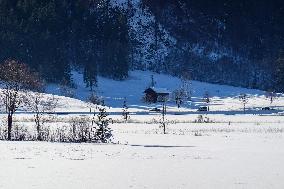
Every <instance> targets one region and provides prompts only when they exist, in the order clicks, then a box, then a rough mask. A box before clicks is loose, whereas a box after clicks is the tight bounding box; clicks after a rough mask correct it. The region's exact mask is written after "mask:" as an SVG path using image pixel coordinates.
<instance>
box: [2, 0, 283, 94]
mask: <svg viewBox="0 0 284 189" xmlns="http://www.w3.org/2000/svg"><path fill="white" fill-rule="evenodd" d="M283 10H284V3H283V2H282V1H280V0H273V1H269V2H268V1H265V0H261V1H253V0H249V1H247V0H246V1H245V0H240V1H231V0H218V1H205V0H201V1H200V0H179V1H171V0H155V1H151V0H60V1H59V0H0V20H1V22H0V62H3V61H4V60H6V59H8V58H10V59H16V60H18V61H20V62H24V63H26V64H28V65H30V67H32V68H33V69H35V70H36V71H38V72H39V73H40V74H41V75H42V76H43V77H44V78H45V79H46V80H47V81H49V82H57V83H60V82H65V83H72V82H71V81H70V80H71V79H70V78H71V77H70V73H71V70H72V69H75V68H76V69H80V70H82V72H83V73H84V78H85V83H86V86H87V87H90V88H93V87H94V86H96V81H97V79H96V78H97V75H98V74H99V75H102V76H105V77H108V78H112V79H116V80H123V79H126V78H127V77H128V71H129V70H130V69H142V70H152V71H156V72H163V73H168V74H172V75H177V76H180V75H182V74H181V73H184V71H186V72H189V73H190V75H191V78H192V79H195V80H201V81H208V82H212V83H220V84H230V85H235V86H245V87H250V88H260V89H266V90H277V91H283V90H284V89H283V86H284V80H283V78H284V76H283V75H284V74H283V73H284V63H283V58H284V57H283V55H282V54H283V53H281V49H283V44H284V43H283V39H284V26H283V24H284V23H283V22H284V21H283V19H282V18H283V15H284V12H283ZM187 75H188V74H187Z"/></svg>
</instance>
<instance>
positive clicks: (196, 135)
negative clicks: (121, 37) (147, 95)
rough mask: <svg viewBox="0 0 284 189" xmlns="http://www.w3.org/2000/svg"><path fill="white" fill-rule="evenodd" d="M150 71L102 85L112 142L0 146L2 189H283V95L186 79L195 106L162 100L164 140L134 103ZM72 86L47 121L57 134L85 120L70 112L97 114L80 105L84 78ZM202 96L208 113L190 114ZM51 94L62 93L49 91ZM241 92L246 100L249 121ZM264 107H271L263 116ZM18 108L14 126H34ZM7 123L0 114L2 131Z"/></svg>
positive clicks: (154, 117)
mask: <svg viewBox="0 0 284 189" xmlns="http://www.w3.org/2000/svg"><path fill="white" fill-rule="evenodd" d="M152 74H153V73H150V72H142V71H134V72H131V73H130V78H129V79H128V80H127V81H112V80H108V79H105V78H99V83H98V85H99V87H98V89H97V92H98V94H99V95H101V96H103V97H104V99H105V101H106V104H107V105H108V106H109V108H107V111H108V112H112V113H113V114H111V115H110V117H111V118H112V119H113V121H114V123H113V124H112V125H111V128H112V129H113V135H114V137H113V144H93V143H87V144H85V143H82V144H79V143H75V144H74V143H51V142H16V141H14V142H7V141H0V168H1V171H0V189H1V188H4V189H8V188H11V189H12V188H23V189H30V188H41V189H45V188H47V189H49V188H50V189H51V188H52V189H53V188H68V189H72V188H74V189H75V188H86V189H88V188H90V189H93V188H116V189H117V188H121V189H125V188H153V189H165V188H177V189H181V188H182V189H183V188H196V189H199V188H200V189H208V188H218V189H223V188H224V189H229V188H236V189H243V188H246V189H267V188H269V189H270V188H272V189H282V188H284V180H283V178H284V166H283V157H284V148H283V144H284V116H283V113H282V112H283V111H284V97H283V95H279V97H278V98H277V99H276V100H275V101H274V102H273V104H272V105H270V102H269V100H268V99H267V98H266V97H265V93H264V92H263V91H259V90H251V89H243V88H237V87H230V86H221V85H213V84H207V83H201V82H197V81H193V82H192V91H193V95H192V99H193V101H192V103H190V104H184V105H183V107H182V108H180V109H178V108H177V107H176V105H175V104H174V102H169V103H168V106H169V108H168V115H166V123H167V129H166V131H167V134H162V128H160V127H159V126H160V123H159V122H160V121H161V115H160V113H154V112H152V113H149V109H151V108H153V107H160V104H151V105H149V104H144V103H142V102H141V97H142V95H143V90H144V89H145V88H146V87H147V86H148V85H149V83H150V78H151V75H152ZM153 75H154V78H155V81H156V83H157V85H158V86H159V87H163V88H168V89H169V90H170V91H173V90H175V89H177V88H179V86H180V85H181V82H180V80H179V79H178V78H175V77H169V76H166V75H163V74H153ZM73 79H74V82H75V83H76V84H77V89H76V98H77V99H73V98H66V97H62V96H55V97H56V98H57V99H58V106H57V108H56V109H55V111H56V112H60V113H59V114H58V115H56V114H55V115H46V117H47V118H48V117H49V119H48V121H46V122H45V126H50V127H63V126H68V125H70V122H72V119H74V118H75V117H77V118H78V117H84V118H88V117H89V118H91V117H92V115H79V114H74V112H89V111H90V108H92V110H95V105H91V104H89V103H86V102H83V101H82V100H85V99H86V97H87V96H88V95H89V93H90V91H88V89H85V88H84V86H83V84H82V78H81V75H80V74H78V73H77V72H74V78H73ZM205 91H209V93H210V96H211V102H210V112H197V108H198V107H199V106H203V105H205V104H204V102H203V100H202V97H203V95H204V93H205ZM48 92H50V93H53V94H55V95H59V94H60V92H59V89H58V88H57V86H56V85H50V86H49V88H48ZM241 93H246V94H248V95H249V97H250V99H249V101H248V104H247V108H248V110H249V111H247V113H246V114H243V112H242V104H241V103H240V101H239V98H238V95H239V94H241ZM49 96H50V95H49ZM124 97H126V98H127V103H128V106H129V111H130V112H131V114H130V120H129V121H128V122H127V123H126V122H124V121H123V119H122V115H121V111H122V109H121V107H122V103H123V99H124ZM266 106H272V107H273V108H274V109H275V110H273V111H261V108H262V107H266ZM22 111H23V112H21V113H20V114H16V115H15V117H14V124H15V125H23V126H25V127H29V128H33V129H35V126H34V123H33V115H32V114H26V113H25V108H22ZM63 112H69V113H70V114H68V113H66V114H64V113H63ZM72 112H73V113H72ZM138 112H140V114H139V113H138ZM141 112H142V113H141ZM200 115H202V120H200ZM5 118H6V115H5V114H1V115H0V126H1V127H3V126H4V125H5ZM199 122H200V123H199ZM205 122H207V123H205Z"/></svg>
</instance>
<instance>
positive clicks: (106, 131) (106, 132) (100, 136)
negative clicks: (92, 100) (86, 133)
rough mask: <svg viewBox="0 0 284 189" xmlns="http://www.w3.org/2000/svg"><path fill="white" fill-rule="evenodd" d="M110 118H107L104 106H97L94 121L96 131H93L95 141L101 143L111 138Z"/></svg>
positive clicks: (109, 140)
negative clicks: (95, 119) (97, 111)
mask: <svg viewBox="0 0 284 189" xmlns="http://www.w3.org/2000/svg"><path fill="white" fill-rule="evenodd" d="M110 121H111V119H110V118H108V114H107V112H106V108H105V107H100V108H99V113H98V115H97V121H96V125H97V127H96V131H95V141H96V142H101V143H108V142H111V139H112V129H111V128H110V127H109V123H110Z"/></svg>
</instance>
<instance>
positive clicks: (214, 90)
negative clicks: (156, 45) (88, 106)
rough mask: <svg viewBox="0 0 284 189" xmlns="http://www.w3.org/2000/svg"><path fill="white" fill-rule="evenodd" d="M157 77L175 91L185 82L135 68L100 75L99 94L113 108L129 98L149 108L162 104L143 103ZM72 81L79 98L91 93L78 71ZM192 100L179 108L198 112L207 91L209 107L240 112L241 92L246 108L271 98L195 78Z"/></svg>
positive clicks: (282, 102)
mask: <svg viewBox="0 0 284 189" xmlns="http://www.w3.org/2000/svg"><path fill="white" fill-rule="evenodd" d="M152 75H153V76H154V80H155V82H156V87H159V88H166V89H168V90H169V91H171V92H173V91H174V90H176V89H179V88H180V86H181V84H182V82H181V80H180V79H179V78H177V77H172V76H169V75H165V74H157V73H153V72H149V71H132V72H130V77H129V78H128V79H127V80H125V81H114V80H111V79H106V78H102V77H99V78H98V87H97V89H95V90H96V93H97V95H98V96H102V98H103V99H104V100H105V103H106V105H108V106H110V107H113V108H121V107H122V105H123V101H124V99H125V98H126V99H127V104H128V105H129V107H131V108H133V109H137V108H138V109H140V110H144V109H149V108H150V107H154V106H159V105H160V104H150V105H149V104H145V103H143V102H142V97H143V92H144V90H145V89H146V88H147V87H149V85H150V83H151V76H152ZM73 81H74V82H75V84H76V85H77V89H76V91H75V92H76V94H75V96H76V98H78V99H80V100H86V99H87V98H88V96H89V95H90V93H91V92H90V90H89V89H87V88H86V87H85V85H84V83H83V76H82V74H80V73H78V72H73ZM191 90H192V102H188V103H185V104H183V106H182V108H181V109H180V110H179V111H182V110H186V111H196V109H197V108H198V107H199V106H203V105H205V103H204V101H203V97H204V94H205V92H206V91H208V93H209V96H210V98H211V102H210V110H212V111H240V110H242V107H243V105H242V103H241V102H240V101H239V95H240V94H247V95H249V101H248V104H247V108H249V109H255V110H258V109H261V107H265V106H270V101H269V99H268V98H266V96H265V92H264V91H260V90H253V89H245V88H239V87H232V86H226V85H217V84H209V83H203V82H198V81H192V85H191ZM48 92H49V93H53V94H56V95H60V90H59V87H58V86H56V85H50V86H49V87H48ZM168 105H169V106H170V110H171V109H172V110H177V108H176V105H175V102H174V99H171V100H170V102H169V103H168ZM283 105H284V98H283V96H280V97H279V98H278V99H276V100H275V102H273V104H272V106H276V107H278V108H283Z"/></svg>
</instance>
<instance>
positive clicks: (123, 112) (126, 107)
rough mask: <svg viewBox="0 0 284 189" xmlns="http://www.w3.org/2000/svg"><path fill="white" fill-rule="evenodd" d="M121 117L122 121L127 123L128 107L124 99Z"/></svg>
mask: <svg viewBox="0 0 284 189" xmlns="http://www.w3.org/2000/svg"><path fill="white" fill-rule="evenodd" d="M122 116H123V119H124V120H125V121H128V119H129V111H128V106H127V101H126V98H125V99H124V101H123V109H122Z"/></svg>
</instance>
